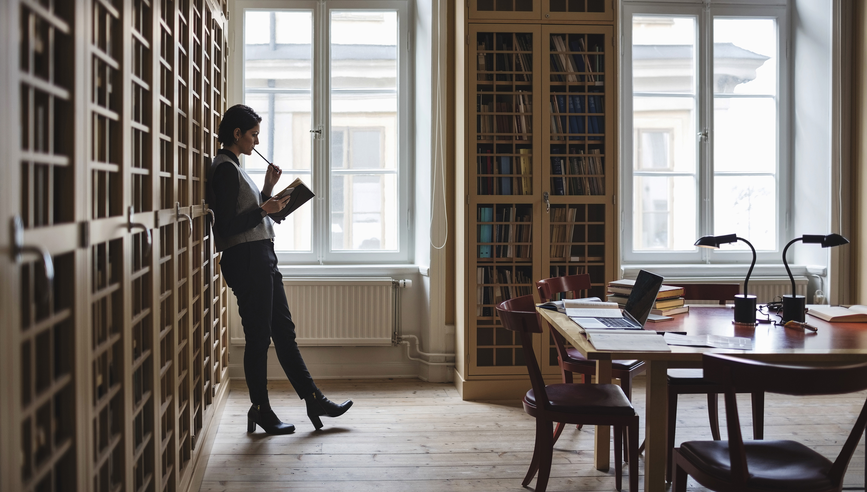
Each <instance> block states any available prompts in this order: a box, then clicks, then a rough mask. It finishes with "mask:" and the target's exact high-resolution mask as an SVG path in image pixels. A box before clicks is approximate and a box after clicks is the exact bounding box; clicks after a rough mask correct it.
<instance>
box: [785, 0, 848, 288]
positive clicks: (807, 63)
mask: <svg viewBox="0 0 867 492" xmlns="http://www.w3.org/2000/svg"><path fill="white" fill-rule="evenodd" d="M793 6H794V8H793V9H792V19H791V28H792V32H793V34H794V35H793V43H792V48H791V54H790V61H791V65H792V67H793V71H792V74H793V77H792V81H793V83H792V89H793V90H792V94H793V98H794V104H793V111H792V112H791V116H792V121H791V124H792V135H793V145H792V152H791V156H792V167H791V170H792V174H791V179H792V180H793V183H794V184H793V188H792V197H791V203H792V207H791V217H789V220H790V221H791V224H792V230H791V232H790V233H789V238H794V237H799V236H801V235H803V234H828V233H830V232H840V231H839V230H838V229H836V228H835V226H834V225H833V224H832V223H831V200H832V199H833V197H835V196H836V191H833V190H832V189H831V164H832V158H831V156H832V150H831V145H832V140H831V139H832V134H831V117H832V113H831V107H832V92H831V83H830V81H831V77H830V74H831V73H832V63H831V60H832V57H831V56H830V54H831V52H832V46H831V41H832V36H831V34H832V33H831V26H832V22H831V20H832V19H831V13H832V11H831V1H830V0H823V1H816V0H795V1H794V2H793ZM789 254H790V255H791V256H790V257H789V261H790V262H793V263H797V264H801V265H822V266H826V265H828V264H829V250H827V249H822V248H820V247H818V246H816V245H806V246H804V245H803V244H800V243H795V244H794V245H793V246H792V247H791V248H790V249H789ZM827 284H828V282H824V287H822V285H823V283H822V282H818V281H817V280H816V278H815V277H813V278H812V279H811V284H810V286H809V288H808V295H807V300H808V302H810V301H811V299H812V296H813V294H814V293H815V291H816V289H817V288H823V289H824V290H826V294H828V292H827V288H828V285H827Z"/></svg>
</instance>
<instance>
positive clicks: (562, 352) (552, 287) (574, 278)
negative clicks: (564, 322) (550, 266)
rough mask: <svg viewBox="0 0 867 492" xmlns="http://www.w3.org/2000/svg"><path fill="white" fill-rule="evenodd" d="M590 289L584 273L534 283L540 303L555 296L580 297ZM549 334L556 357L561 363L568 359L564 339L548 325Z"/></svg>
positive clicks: (588, 276) (588, 279) (587, 276)
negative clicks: (581, 292)
mask: <svg viewBox="0 0 867 492" xmlns="http://www.w3.org/2000/svg"><path fill="white" fill-rule="evenodd" d="M589 288H590V275H587V274H586V273H582V274H578V275H566V276H563V277H551V278H544V279H542V280H539V281H538V282H536V290H538V291H539V299H541V300H542V302H548V301H550V300H551V299H553V298H554V296H555V295H557V294H563V293H571V294H572V298H578V297H581V295H580V294H579V292H580V291H582V290H587V289H589ZM548 328H549V330H548V331H550V332H551V338H553V339H554V347H555V348H556V349H557V357H559V358H560V360H561V361H563V360H567V359H568V357H569V356H568V354H567V353H566V339H565V338H563V335H561V334H560V332H559V331H557V330H555V329H554V327H553V326H551V325H550V323H549V324H548Z"/></svg>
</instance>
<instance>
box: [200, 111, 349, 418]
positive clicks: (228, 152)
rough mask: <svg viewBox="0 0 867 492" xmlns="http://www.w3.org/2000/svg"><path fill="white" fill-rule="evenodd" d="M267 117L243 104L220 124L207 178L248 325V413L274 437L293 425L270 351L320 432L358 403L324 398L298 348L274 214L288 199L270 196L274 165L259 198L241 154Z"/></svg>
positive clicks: (225, 267) (227, 268)
mask: <svg viewBox="0 0 867 492" xmlns="http://www.w3.org/2000/svg"><path fill="white" fill-rule="evenodd" d="M261 121H262V118H260V117H259V115H258V114H256V112H255V111H253V110H252V109H251V108H249V107H247V106H244V105H241V104H239V105H236V106H232V107H231V108H229V109H228V110H227V111H226V114H225V115H223V119H222V121H221V122H220V129H219V134H218V136H217V138H218V140H219V141H220V143H221V144H222V147H223V148H222V149H221V150H220V151H219V152H217V155H216V156H215V157H214V161H213V163H212V164H211V169H210V172H209V173H208V174H209V178H208V195H209V196H208V202H209V203H210V206H211V208H212V209H213V210H214V214H215V216H216V221H215V226H214V231H213V232H214V243H215V245H216V247H217V251H222V252H223V254H222V258H221V260H220V267H221V269H222V272H223V278H225V279H226V283H227V284H228V285H229V287H231V288H232V292H234V293H235V297H236V298H237V299H238V312H239V314H240V315H241V322H242V324H243V325H244V337H245V340H246V347H245V350H244V376H245V378H246V380H247V389H249V391H250V401H251V402H252V404H253V406H251V407H250V411H248V412H247V432H253V431H255V430H256V426H257V425H258V426H259V427H261V428H262V429H264V430H265V432H267V433H268V434H289V433H291V432H294V431H295V426H294V425H292V424H287V423H284V422H281V421H280V419H279V418H278V417H277V415H276V414H275V413H274V411H273V410H272V409H271V405H270V403H269V401H268V386H267V368H268V347H269V345H270V344H271V340H274V348H275V350H276V352H277V358H278V359H279V360H280V365H281V366H282V367H283V371H284V372H285V373H286V377H288V378H289V381H290V382H291V383H292V386H293V387H294V388H295V391H296V392H297V393H298V396H299V397H301V398H302V399H304V400H305V401H306V402H307V416H308V417H310V420H311V421H312V422H313V425H314V427H315V428H316V429H319V428H321V427H322V421H321V420H320V418H319V417H321V416H324V415H327V416H329V417H338V416H340V415H343V413H345V412H346V411H347V410H349V407H350V406H352V401H351V400H347V401H345V402H343V403H341V404H339V405H338V404H336V403H334V402H332V401H330V400H329V399H327V398H325V397H324V396H323V395H322V392H321V391H319V389H318V388H317V387H316V384H315V383H314V382H313V378H312V377H311V376H310V373H309V372H308V371H307V366H306V365H305V364H304V359H303V358H302V357H301V352H300V351H299V350H298V344H297V343H296V342H295V324H294V323H293V322H292V314H291V313H290V312H289V306H288V304H287V303H286V293H285V291H284V290H283V276H282V275H280V272H279V271H278V270H277V256H276V255H275V253H274V228H273V227H272V225H271V219H270V218H266V217H267V215H268V214H271V213H274V212H279V211H280V210H281V209H282V208H283V207H285V206H286V204H287V203H288V202H289V194H286V195H285V196H283V197H281V198H276V197H271V191H272V190H273V189H274V185H275V184H276V183H277V181H278V180H279V179H280V175H281V174H282V171H281V170H280V168H279V167H277V166H274V165H270V166H268V170H267V172H266V173H265V183H264V185H263V189H262V191H261V193H260V192H259V189H258V187H257V186H256V184H255V183H253V181H252V180H251V179H250V177H249V176H248V175H247V173H246V172H244V170H243V169H241V167H240V162H239V161H238V158H239V156H240V155H241V154H245V155H250V154H251V153H252V152H253V147H255V146H256V145H258V144H259V123H260V122H261Z"/></svg>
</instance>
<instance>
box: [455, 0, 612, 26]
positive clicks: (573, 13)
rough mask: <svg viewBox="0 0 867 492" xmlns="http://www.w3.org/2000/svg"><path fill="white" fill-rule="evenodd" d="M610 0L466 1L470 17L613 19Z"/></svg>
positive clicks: (589, 20)
mask: <svg viewBox="0 0 867 492" xmlns="http://www.w3.org/2000/svg"><path fill="white" fill-rule="evenodd" d="M613 4H614V2H613V0H542V1H539V0H469V7H468V11H469V18H470V19H472V20H533V21H536V22H540V21H543V22H557V23H563V22H572V21H575V22H581V23H587V22H595V21H603V22H608V23H613V22H614V6H613Z"/></svg>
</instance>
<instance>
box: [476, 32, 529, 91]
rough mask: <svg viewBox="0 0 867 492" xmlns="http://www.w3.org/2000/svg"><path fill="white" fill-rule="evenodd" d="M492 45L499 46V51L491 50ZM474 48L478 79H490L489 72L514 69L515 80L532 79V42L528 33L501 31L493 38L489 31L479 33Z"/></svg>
mask: <svg viewBox="0 0 867 492" xmlns="http://www.w3.org/2000/svg"><path fill="white" fill-rule="evenodd" d="M494 46H497V47H498V48H499V51H500V52H499V53H495V52H494V51H493V50H494ZM476 48H477V49H476V58H477V59H476V70H477V72H478V77H477V79H478V80H483V81H486V80H492V79H493V78H492V77H491V74H490V73H489V72H494V71H497V72H513V71H514V72H516V73H515V80H518V81H521V80H524V81H528V82H529V81H531V80H532V72H533V55H532V53H531V52H532V50H533V44H532V40H531V38H530V35H529V34H519V33H508V34H506V33H503V34H501V35H499V36H498V37H497V39H496V40H494V37H493V36H492V35H491V34H490V33H480V34H479V38H478V41H477V44H476ZM495 54H496V55H497V56H496V57H494V56H493V55H495ZM486 72H488V73H486Z"/></svg>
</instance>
